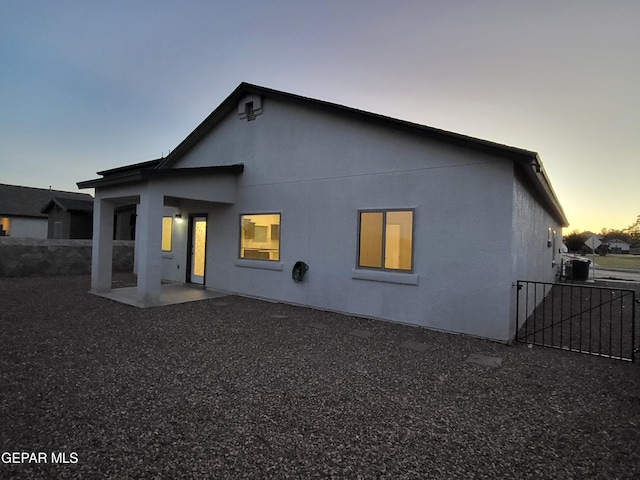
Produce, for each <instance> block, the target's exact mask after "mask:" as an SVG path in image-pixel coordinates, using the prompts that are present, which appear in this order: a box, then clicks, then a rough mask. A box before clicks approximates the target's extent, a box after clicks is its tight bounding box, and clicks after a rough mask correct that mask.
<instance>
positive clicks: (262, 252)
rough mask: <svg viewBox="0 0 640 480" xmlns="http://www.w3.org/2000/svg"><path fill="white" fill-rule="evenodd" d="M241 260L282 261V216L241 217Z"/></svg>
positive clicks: (249, 215) (263, 214) (270, 214)
mask: <svg viewBox="0 0 640 480" xmlns="http://www.w3.org/2000/svg"><path fill="white" fill-rule="evenodd" d="M239 256H240V258H247V259H254V260H271V261H279V260H280V214H279V213H258V214H245V215H241V216H240V253H239Z"/></svg>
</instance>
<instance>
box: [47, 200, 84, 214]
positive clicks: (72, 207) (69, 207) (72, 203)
mask: <svg viewBox="0 0 640 480" xmlns="http://www.w3.org/2000/svg"><path fill="white" fill-rule="evenodd" d="M54 205H57V206H58V207H60V208H61V209H63V210H64V211H67V212H83V213H89V212H93V199H91V200H79V199H77V198H60V197H54V198H52V199H51V200H49V202H48V203H47V204H46V205H45V206H44V207H42V210H41V211H42V213H49V210H51V208H53V206H54Z"/></svg>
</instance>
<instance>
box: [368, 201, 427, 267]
mask: <svg viewBox="0 0 640 480" xmlns="http://www.w3.org/2000/svg"><path fill="white" fill-rule="evenodd" d="M394 214H408V215H409V217H408V221H409V228H410V232H409V234H408V235H402V222H401V221H400V223H398V221H399V219H396V221H395V222H389V217H390V216H394ZM365 215H366V216H367V217H369V218H368V219H367V220H366V221H365V222H364V223H365V225H364V226H363V218H364V216H365ZM375 217H380V218H378V219H377V220H376V219H375ZM372 220H373V222H377V224H375V223H372V222H371V221H372ZM405 220H407V219H405ZM390 227H393V230H392V229H391V228H390ZM364 229H366V230H368V232H367V231H365V230H364ZM365 235H366V236H365ZM375 235H379V237H378V238H376V237H375ZM413 237H414V209H375V210H360V211H358V252H357V260H356V266H357V268H363V269H371V270H381V271H390V272H402V273H412V272H413ZM403 239H404V242H403ZM406 250H408V251H409V253H408V255H407V252H406ZM390 253H396V256H395V258H394V257H392V256H391V255H390Z"/></svg>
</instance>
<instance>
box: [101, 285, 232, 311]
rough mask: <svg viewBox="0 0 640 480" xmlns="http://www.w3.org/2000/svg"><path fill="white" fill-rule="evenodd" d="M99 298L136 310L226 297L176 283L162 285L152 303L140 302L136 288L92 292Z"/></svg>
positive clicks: (220, 293)
mask: <svg viewBox="0 0 640 480" xmlns="http://www.w3.org/2000/svg"><path fill="white" fill-rule="evenodd" d="M93 293H95V294H96V295H98V296H99V297H103V298H108V299H109V300H113V301H114V302H119V303H124V304H125V305H131V306H133V307H138V308H148V307H163V306H166V305H176V304H179V303H188V302H197V301H199V300H210V299H213V298H222V297H226V296H227V294H226V293H222V292H216V291H213V290H207V289H205V288H202V287H199V286H195V285H189V284H178V283H162V284H161V285H160V293H159V295H158V298H157V300H156V301H155V302H154V303H152V304H149V303H144V302H141V301H140V298H139V295H138V287H137V286H133V287H121V288H112V289H111V290H109V291H108V292H93Z"/></svg>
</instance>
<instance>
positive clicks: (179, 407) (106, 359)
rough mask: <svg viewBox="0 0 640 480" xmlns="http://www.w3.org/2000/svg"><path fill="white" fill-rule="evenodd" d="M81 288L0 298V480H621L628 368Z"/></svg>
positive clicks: (638, 435) (46, 282)
mask: <svg viewBox="0 0 640 480" xmlns="http://www.w3.org/2000/svg"><path fill="white" fill-rule="evenodd" d="M89 283H90V279H89V277H88V276H71V277H64V278H17V279H0V302H1V303H0V305H1V310H0V325H1V328H2V330H1V331H2V337H1V343H0V345H1V347H2V348H1V350H0V367H1V368H0V372H1V375H2V382H1V385H0V413H1V422H2V423H1V424H0V442H1V443H2V452H3V457H2V458H3V461H2V463H0V478H29V479H31V478H64V479H67V478H92V479H93V478H111V479H116V478H163V479H164V478H166V479H180V478H185V479H186V478H216V479H224V478H233V479H236V478H255V479H262V478H274V479H286V478H348V479H355V478H367V479H368V478H388V479H403V478H488V479H495V478H517V479H525V478H536V479H540V478H553V479H557V478H607V479H608V478H639V477H640V367H639V366H638V364H637V363H636V364H631V363H629V362H621V361H616V360H609V359H601V358H596V357H590V356H586V355H580V354H575V353H567V352H562V351H557V350H551V349H545V348H539V347H534V348H528V347H527V345H524V344H515V345H513V346H506V345H502V344H497V343H493V342H489V341H484V340H479V339H474V338H468V337H464V336H460V335H451V334H445V333H440V332H434V331H429V330H425V329H421V328H417V327H410V326H405V325H398V324H393V323H387V322H381V321H374V320H367V319H362V318H355V317H350V316H345V315H339V314H334V313H327V312H320V311H316V310H311V309H306V308H300V307H293V306H288V305H281V304H277V303H268V302H261V301H258V300H253V299H246V298H240V297H234V296H230V297H224V298H220V299H215V300H206V301H201V302H193V303H189V304H182V305H173V306H167V307H159V308H151V309H145V310H141V309H136V308H134V307H129V306H126V305H121V304H118V303H114V302H112V301H109V300H106V299H104V298H100V297H96V296H93V295H90V294H88V293H87V290H88V289H89ZM478 321H482V319H481V318H479V319H478ZM407 347H409V348H407ZM473 354H483V355H488V356H491V357H499V358H500V359H501V364H500V366H498V367H493V366H484V365H479V364H476V363H472V362H468V361H465V360H466V359H467V358H468V357H469V356H470V355H473ZM13 452H27V453H35V454H36V455H37V454H38V453H39V452H42V453H43V455H44V456H45V457H46V461H40V463H36V462H34V461H32V462H28V461H25V463H7V462H6V460H11V459H10V458H9V456H10V454H11V453H13ZM52 454H55V455H56V456H57V455H60V454H64V458H66V459H67V461H69V462H71V463H52V458H51V455H52ZM61 458H62V457H57V461H58V462H61V461H62V460H61ZM43 459H44V457H43ZM74 460H76V461H75V462H74Z"/></svg>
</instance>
